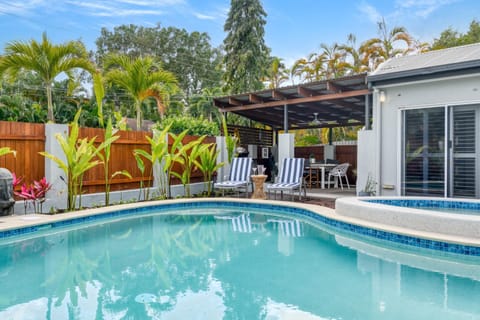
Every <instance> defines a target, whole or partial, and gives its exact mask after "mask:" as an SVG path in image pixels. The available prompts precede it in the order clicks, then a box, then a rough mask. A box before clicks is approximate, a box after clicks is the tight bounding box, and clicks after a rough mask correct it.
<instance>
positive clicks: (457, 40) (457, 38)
mask: <svg viewBox="0 0 480 320" xmlns="http://www.w3.org/2000/svg"><path fill="white" fill-rule="evenodd" d="M478 42H480V23H479V22H478V21H477V20H472V22H471V23H470V28H469V29H468V31H467V32H466V33H463V34H462V33H459V32H458V31H455V30H454V29H453V28H452V27H449V28H448V29H446V30H445V31H443V32H442V33H441V34H440V37H439V38H438V39H437V38H435V39H434V40H433V44H432V49H433V50H438V49H445V48H451V47H456V46H463V45H466V44H472V43H478Z"/></svg>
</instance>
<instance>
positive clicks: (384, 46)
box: [360, 19, 412, 70]
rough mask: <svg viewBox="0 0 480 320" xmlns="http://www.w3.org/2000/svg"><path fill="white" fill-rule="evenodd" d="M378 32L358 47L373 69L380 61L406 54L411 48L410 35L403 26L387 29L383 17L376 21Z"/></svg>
mask: <svg viewBox="0 0 480 320" xmlns="http://www.w3.org/2000/svg"><path fill="white" fill-rule="evenodd" d="M378 33H379V37H378V38H372V39H369V40H367V41H365V42H364V43H363V44H362V45H361V47H360V52H361V53H362V54H364V55H365V58H366V59H368V61H369V68H370V70H375V69H376V68H377V67H378V65H379V64H380V63H382V62H384V61H386V60H387V59H389V58H393V57H395V56H398V55H405V54H408V53H409V52H410V51H411V50H412V49H411V45H412V37H411V36H410V35H409V34H408V32H407V30H406V29H405V28H404V27H395V28H393V29H391V30H389V29H388V28H387V24H386V23H385V19H382V21H380V22H378ZM397 43H403V44H404V47H399V46H398V45H397Z"/></svg>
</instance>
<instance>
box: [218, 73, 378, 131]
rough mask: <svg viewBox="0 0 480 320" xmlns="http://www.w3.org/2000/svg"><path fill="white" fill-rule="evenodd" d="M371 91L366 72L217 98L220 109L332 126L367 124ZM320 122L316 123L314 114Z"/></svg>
mask: <svg viewBox="0 0 480 320" xmlns="http://www.w3.org/2000/svg"><path fill="white" fill-rule="evenodd" d="M369 94H370V91H369V89H368V86H367V82H366V74H359V75H355V76H349V77H343V78H337V79H330V80H322V81H316V82H309V83H304V84H299V85H294V86H288V87H281V88H276V89H269V90H263V91H257V92H252V93H243V94H237V95H232V96H226V97H220V98H215V99H214V104H215V106H217V107H218V108H219V109H220V111H221V112H233V113H236V114H239V115H242V116H244V117H246V118H249V119H251V120H254V121H258V122H260V123H263V124H266V125H269V126H271V127H272V128H273V129H277V130H278V129H284V128H285V126H284V111H285V109H284V106H285V105H286V106H288V129H289V130H292V129H306V128H332V127H344V126H357V125H364V124H365V101H366V96H367V95H369ZM314 113H318V115H317V119H318V120H319V122H316V123H313V122H312V121H313V120H314V118H315V116H314Z"/></svg>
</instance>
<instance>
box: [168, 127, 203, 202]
mask: <svg viewBox="0 0 480 320" xmlns="http://www.w3.org/2000/svg"><path fill="white" fill-rule="evenodd" d="M186 134H187V130H185V131H183V132H182V133H181V134H179V135H178V136H176V135H175V134H171V136H172V138H173V139H174V140H177V139H178V140H179V143H178V144H177V145H176V156H175V158H174V161H175V162H176V163H178V164H180V167H181V170H180V172H177V171H172V175H174V176H175V177H177V178H179V179H180V181H181V182H182V184H183V189H184V191H185V196H186V197H190V196H191V194H190V178H191V176H192V172H193V170H194V169H195V163H196V160H197V159H198V157H199V156H200V154H201V153H202V151H203V147H202V142H203V140H204V139H205V137H206V136H201V137H199V138H198V139H195V140H192V141H190V142H188V143H187V144H183V143H182V142H181V141H182V140H183V138H184V137H185V135H186Z"/></svg>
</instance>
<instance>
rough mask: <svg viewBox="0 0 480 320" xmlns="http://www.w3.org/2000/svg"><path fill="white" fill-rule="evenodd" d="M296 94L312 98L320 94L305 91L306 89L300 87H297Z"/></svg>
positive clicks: (309, 90)
mask: <svg viewBox="0 0 480 320" xmlns="http://www.w3.org/2000/svg"><path fill="white" fill-rule="evenodd" d="M297 92H298V94H299V95H301V96H302V97H313V96H318V95H319V94H320V93H319V92H317V91H314V90H312V89H307V88H305V87H302V86H298V90H297Z"/></svg>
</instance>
